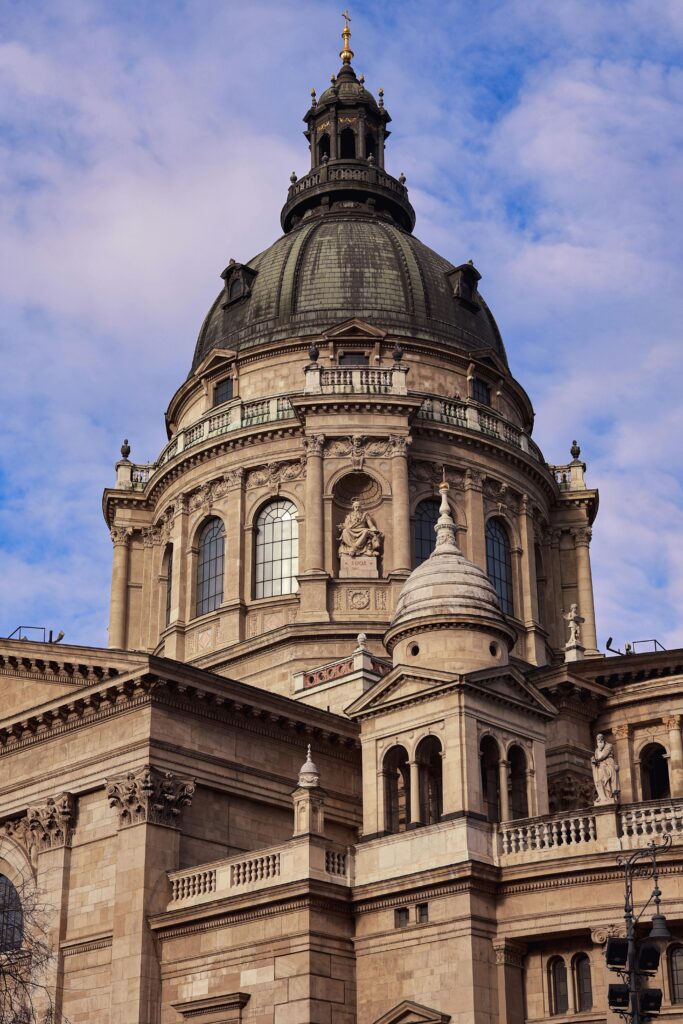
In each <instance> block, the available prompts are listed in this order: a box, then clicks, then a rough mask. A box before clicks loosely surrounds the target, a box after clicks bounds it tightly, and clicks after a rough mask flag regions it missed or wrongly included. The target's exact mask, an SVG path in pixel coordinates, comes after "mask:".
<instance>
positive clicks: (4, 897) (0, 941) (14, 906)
mask: <svg viewBox="0 0 683 1024" xmlns="http://www.w3.org/2000/svg"><path fill="white" fill-rule="evenodd" d="M23 938H24V915H23V914H22V912H21V899H20V897H19V893H18V892H17V890H16V889H15V888H14V886H13V885H12V883H11V882H10V880H9V878H7V877H6V876H5V875H0V953H9V952H11V951H12V950H15V949H21V943H22V941H23Z"/></svg>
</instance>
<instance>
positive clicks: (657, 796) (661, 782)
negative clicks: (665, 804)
mask: <svg viewBox="0 0 683 1024" xmlns="http://www.w3.org/2000/svg"><path fill="white" fill-rule="evenodd" d="M640 781H641V785H642V788H643V800H664V799H665V798H666V797H669V796H671V787H670V785H669V764H668V762H667V759H666V750H665V749H664V747H663V746H662V745H661V743H649V744H648V745H647V746H646V747H645V749H644V750H643V752H642V753H641V755H640Z"/></svg>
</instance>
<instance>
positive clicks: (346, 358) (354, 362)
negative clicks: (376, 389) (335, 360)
mask: <svg viewBox="0 0 683 1024" xmlns="http://www.w3.org/2000/svg"><path fill="white" fill-rule="evenodd" d="M339 365H340V366H369V365H370V356H369V355H367V353H366V352H340V354H339Z"/></svg>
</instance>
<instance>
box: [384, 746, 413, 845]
mask: <svg viewBox="0 0 683 1024" xmlns="http://www.w3.org/2000/svg"><path fill="white" fill-rule="evenodd" d="M382 771H383V774H384V818H385V828H386V830H387V832H405V830H406V829H407V828H408V825H409V824H410V766H409V764H408V754H407V752H406V750H405V748H404V747H392V748H391V749H390V750H388V751H387V753H386V754H385V755H384V761H383V762H382Z"/></svg>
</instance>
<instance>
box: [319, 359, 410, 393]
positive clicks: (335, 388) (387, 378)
mask: <svg viewBox="0 0 683 1024" xmlns="http://www.w3.org/2000/svg"><path fill="white" fill-rule="evenodd" d="M305 373H306V384H305V387H304V394H305V395H407V394H408V391H407V388H406V377H407V375H408V367H407V366H403V365H402V364H397V365H395V366H387V367H382V368H378V369H374V368H372V367H370V366H348V367H346V366H332V367H330V368H329V369H325V368H323V367H322V366H319V365H318V363H313V364H311V365H310V366H307V367H306V370H305Z"/></svg>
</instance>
